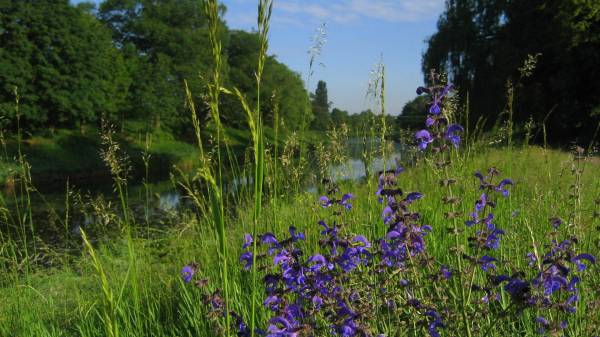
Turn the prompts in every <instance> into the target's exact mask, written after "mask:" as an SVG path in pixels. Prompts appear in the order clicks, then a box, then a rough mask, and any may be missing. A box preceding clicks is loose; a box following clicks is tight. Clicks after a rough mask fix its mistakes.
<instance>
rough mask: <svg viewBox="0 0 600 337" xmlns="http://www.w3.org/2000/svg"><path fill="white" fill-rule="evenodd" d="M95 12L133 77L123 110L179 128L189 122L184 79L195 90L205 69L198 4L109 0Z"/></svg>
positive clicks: (172, 0)
mask: <svg viewBox="0 0 600 337" xmlns="http://www.w3.org/2000/svg"><path fill="white" fill-rule="evenodd" d="M99 17H100V19H101V20H102V21H103V22H104V23H105V24H106V25H107V26H108V27H109V28H110V29H111V30H112V32H113V38H114V40H115V44H116V45H117V46H118V47H119V48H121V50H122V52H123V54H124V55H125V59H126V60H127V62H128V66H129V69H130V72H131V76H132V78H133V83H132V88H131V93H130V95H129V97H128V103H129V106H128V107H127V110H128V111H127V114H128V115H129V116H132V117H135V118H140V119H145V120H149V121H152V122H153V123H154V126H155V127H161V126H163V125H164V126H166V127H167V129H172V130H178V132H181V131H183V130H182V128H184V127H185V126H186V125H188V124H189V123H188V119H189V118H188V117H189V116H188V115H189V112H188V110H187V108H186V105H185V91H184V86H183V81H184V79H185V80H187V81H188V84H189V85H190V90H191V91H192V93H194V94H200V93H202V92H203V86H204V83H203V81H202V80H201V78H202V77H206V76H207V71H208V69H210V62H211V61H210V60H211V57H210V56H211V52H210V48H209V42H208V30H207V29H206V23H207V20H206V18H205V17H204V14H203V10H202V3H201V2H200V1H195V0H178V1H175V0H161V1H148V0H126V1H123V0H108V1H105V2H104V3H102V4H101V5H100V9H99ZM195 98H196V99H199V97H198V96H196V97H195Z"/></svg>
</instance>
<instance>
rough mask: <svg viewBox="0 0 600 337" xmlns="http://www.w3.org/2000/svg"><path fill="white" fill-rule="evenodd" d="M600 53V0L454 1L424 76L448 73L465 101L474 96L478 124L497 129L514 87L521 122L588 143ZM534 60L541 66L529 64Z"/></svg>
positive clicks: (596, 105)
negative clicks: (509, 91) (431, 70)
mask: <svg viewBox="0 0 600 337" xmlns="http://www.w3.org/2000/svg"><path fill="white" fill-rule="evenodd" d="M599 55H600V1H595V0H448V1H446V7H445V11H444V12H443V14H442V15H441V16H440V18H439V20H438V24H437V32H436V33H435V34H433V35H432V36H431V37H430V38H429V40H428V47H427V50H426V52H425V53H424V57H423V73H424V75H425V81H426V82H427V81H428V78H427V74H428V73H429V71H430V69H436V70H438V71H442V72H446V73H447V74H448V77H449V79H450V81H451V82H453V83H454V84H455V85H456V87H457V88H458V92H459V95H460V98H461V101H462V102H463V103H466V97H467V95H468V97H469V100H468V102H469V111H470V112H471V114H472V117H471V118H470V121H471V122H472V123H475V122H476V121H477V120H478V119H479V118H482V120H486V121H487V123H486V125H487V127H491V126H493V125H494V123H495V122H496V121H497V119H498V116H499V115H500V114H501V113H502V112H503V111H506V110H507V108H508V106H507V102H508V100H507V83H510V85H511V86H512V87H513V88H514V104H513V108H514V110H513V111H514V120H515V122H516V123H520V124H523V123H525V122H526V121H528V120H529V119H531V120H532V121H533V122H534V123H536V124H537V125H538V126H540V125H541V124H542V123H544V124H545V125H546V128H547V129H548V130H549V137H550V138H551V139H553V140H554V141H556V142H563V143H566V142H568V141H579V142H580V143H586V142H589V141H590V140H591V139H592V138H593V136H594V134H595V133H596V132H597V130H598V125H599V122H600V95H599V94H598V93H599V92H600V80H599V79H600V62H598V60H599ZM530 57H531V58H533V59H535V60H537V62H536V63H535V68H534V69H532V67H527V66H525V67H524V64H525V63H526V62H525V60H527V59H528V58H530ZM531 65H532V63H531V62H530V63H529V66H531ZM417 103H418V102H416V103H414V104H417ZM423 113H424V112H423Z"/></svg>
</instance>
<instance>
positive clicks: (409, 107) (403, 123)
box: [396, 96, 428, 129]
mask: <svg viewBox="0 0 600 337" xmlns="http://www.w3.org/2000/svg"><path fill="white" fill-rule="evenodd" d="M427 108H428V104H427V97H426V96H417V97H415V98H414V99H413V100H412V101H410V102H407V103H406V104H404V107H403V108H402V113H400V115H398V116H397V117H396V126H397V127H400V128H403V129H417V128H424V127H425V124H424V122H423V121H424V120H425V119H426V118H427Z"/></svg>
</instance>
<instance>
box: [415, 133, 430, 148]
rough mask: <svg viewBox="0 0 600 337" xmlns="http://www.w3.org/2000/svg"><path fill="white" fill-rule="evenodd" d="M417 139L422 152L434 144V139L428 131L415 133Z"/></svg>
mask: <svg viewBox="0 0 600 337" xmlns="http://www.w3.org/2000/svg"><path fill="white" fill-rule="evenodd" d="M415 139H416V140H417V141H418V142H419V148H420V149H421V150H425V149H427V146H428V145H429V144H430V143H433V137H431V134H430V133H429V131H427V130H421V131H417V133H415Z"/></svg>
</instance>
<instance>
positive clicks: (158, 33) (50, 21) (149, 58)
mask: <svg viewBox="0 0 600 337" xmlns="http://www.w3.org/2000/svg"><path fill="white" fill-rule="evenodd" d="M201 7H202V6H201V2H199V1H194V0H184V1H181V0H161V1H145V0H137V1H112V0H111V1H105V2H103V3H102V4H101V5H100V7H99V8H98V9H97V10H95V9H93V8H91V7H90V6H89V5H85V4H84V5H80V6H77V7H74V6H72V5H71V4H69V1H68V0H43V1H8V2H3V3H2V5H0V43H1V45H2V49H1V50H0V82H1V83H2V87H1V88H0V115H1V116H3V118H2V120H1V121H0V123H2V124H1V125H3V126H4V127H5V128H7V129H9V130H16V127H17V125H16V123H17V121H16V111H15V104H14V102H15V87H16V90H18V95H19V96H20V104H19V106H20V115H21V116H20V119H21V120H20V123H21V124H20V126H21V127H22V128H24V129H25V130H27V131H30V132H39V131H41V130H44V129H48V128H76V127H80V126H82V125H85V124H89V123H91V124H94V125H99V120H100V118H102V117H103V116H104V117H105V118H107V119H108V120H110V121H112V122H114V123H118V124H122V123H123V122H124V121H125V120H141V121H145V122H147V124H148V125H147V128H148V130H152V129H155V128H157V127H162V128H164V129H166V130H168V131H170V132H172V133H174V134H175V136H177V137H180V138H181V137H186V136H187V137H189V136H191V135H190V133H191V131H192V130H191V128H190V126H189V122H188V120H189V118H188V116H189V113H188V110H187V109H188V106H187V105H186V96H185V90H184V86H183V81H184V80H187V82H188V85H189V88H190V91H191V92H192V93H193V94H194V99H196V100H201V99H202V97H203V96H205V95H206V83H207V82H206V79H207V77H208V71H209V69H210V67H211V62H212V61H211V57H212V54H211V50H210V46H209V38H208V29H207V20H206V17H205V16H204V14H203V12H202V10H201ZM220 11H221V15H222V14H223V12H224V11H225V8H224V7H221V8H220ZM220 25H221V26H222V27H221V36H220V38H221V39H222V40H223V41H224V44H223V50H222V52H223V56H224V60H225V61H224V62H225V65H224V67H223V77H224V82H225V83H226V84H228V85H233V84H235V86H237V87H238V88H239V89H240V91H241V92H242V93H243V94H244V95H245V96H246V97H247V99H248V101H249V102H252V101H254V100H255V96H256V93H255V92H254V90H252V87H251V83H252V82H253V75H252V66H253V65H254V60H255V59H256V56H257V53H258V52H259V49H258V37H257V36H256V33H248V32H243V31H234V30H229V29H227V27H225V25H224V23H223V22H221V23H220ZM263 82H264V83H263V85H262V89H261V91H262V94H263V97H264V98H265V99H267V100H270V102H269V104H265V105H264V106H263V109H264V113H265V114H266V115H269V114H270V115H271V116H272V114H273V110H274V109H278V110H279V111H280V112H281V118H285V120H286V127H287V128H289V129H290V130H296V129H298V128H299V126H300V123H301V116H302V115H303V114H304V113H305V110H306V108H307V105H308V97H307V93H306V90H305V89H304V85H303V82H302V80H301V79H300V77H299V75H298V74H296V73H294V72H292V71H291V70H290V69H289V68H287V67H286V66H285V65H283V64H282V63H280V62H278V61H277V60H276V59H275V57H274V56H270V57H269V58H268V60H267V64H266V71H265V78H264V81H263ZM273 95H275V98H273V99H271V96H273ZM221 110H222V114H223V119H224V123H226V125H228V126H231V127H239V126H241V125H243V124H244V120H245V116H244V113H243V110H242V108H241V106H240V104H239V103H237V101H236V100H235V99H234V98H230V99H225V101H224V102H223V107H222V109H221ZM207 111H208V110H207V109H206V108H204V107H202V108H201V109H199V111H198V113H199V117H200V118H201V119H205V117H206V114H207ZM265 120H266V121H267V123H269V124H270V125H272V123H273V120H272V118H271V119H269V118H266V119H265Z"/></svg>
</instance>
